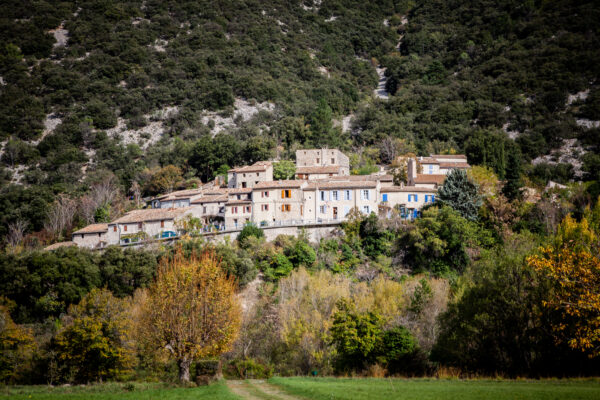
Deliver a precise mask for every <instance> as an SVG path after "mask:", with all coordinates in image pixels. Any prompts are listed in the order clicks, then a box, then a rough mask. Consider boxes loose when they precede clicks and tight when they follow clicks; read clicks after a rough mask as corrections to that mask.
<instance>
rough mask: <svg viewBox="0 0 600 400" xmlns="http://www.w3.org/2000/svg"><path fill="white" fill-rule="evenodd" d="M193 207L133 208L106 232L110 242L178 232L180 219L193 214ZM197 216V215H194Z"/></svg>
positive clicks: (109, 225)
mask: <svg viewBox="0 0 600 400" xmlns="http://www.w3.org/2000/svg"><path fill="white" fill-rule="evenodd" d="M192 209H193V208H192V207H182V208H171V209H155V208H151V209H143V210H133V211H130V212H128V213H127V214H125V215H124V216H122V217H121V218H118V219H116V220H114V221H112V222H110V223H109V224H108V232H107V234H106V237H107V242H108V244H119V243H121V242H122V241H123V240H124V239H128V240H130V241H132V238H135V237H139V238H152V237H155V236H158V238H160V237H161V236H162V234H163V233H165V232H173V233H174V234H178V231H179V221H180V220H181V219H183V218H185V216H186V215H193V213H192ZM194 216H195V215H194Z"/></svg>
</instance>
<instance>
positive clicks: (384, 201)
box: [378, 186, 437, 219]
mask: <svg viewBox="0 0 600 400" xmlns="http://www.w3.org/2000/svg"><path fill="white" fill-rule="evenodd" d="M436 194H437V189H433V188H429V187H419V186H385V187H382V188H381V193H380V198H379V199H378V200H379V213H380V215H384V216H390V215H391V212H392V210H394V209H397V210H398V209H403V210H404V211H403V213H404V217H406V218H409V219H412V218H416V217H417V216H418V213H419V211H420V210H421V208H423V206H425V205H428V204H432V203H434V202H435V198H436Z"/></svg>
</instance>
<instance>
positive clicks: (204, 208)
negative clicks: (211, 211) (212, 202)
mask: <svg viewBox="0 0 600 400" xmlns="http://www.w3.org/2000/svg"><path fill="white" fill-rule="evenodd" d="M202 213H203V214H206V206H204V207H202Z"/></svg>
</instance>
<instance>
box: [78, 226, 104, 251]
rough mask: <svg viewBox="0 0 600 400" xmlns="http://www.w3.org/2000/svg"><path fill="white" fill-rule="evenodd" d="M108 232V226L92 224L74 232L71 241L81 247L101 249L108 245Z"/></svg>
mask: <svg viewBox="0 0 600 400" xmlns="http://www.w3.org/2000/svg"><path fill="white" fill-rule="evenodd" d="M107 232H108V224H91V225H88V226H86V227H85V228H82V229H79V230H77V231H75V232H73V234H72V235H71V241H72V242H73V243H75V244H76V245H77V246H79V247H87V248H89V249H94V248H101V247H104V246H106V244H107V241H106V233H107Z"/></svg>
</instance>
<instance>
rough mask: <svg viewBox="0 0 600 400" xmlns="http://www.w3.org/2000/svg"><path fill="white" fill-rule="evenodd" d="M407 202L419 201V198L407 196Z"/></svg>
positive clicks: (414, 195) (412, 195) (411, 195)
mask: <svg viewBox="0 0 600 400" xmlns="http://www.w3.org/2000/svg"><path fill="white" fill-rule="evenodd" d="M408 201H419V196H417V195H416V194H409V195H408Z"/></svg>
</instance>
